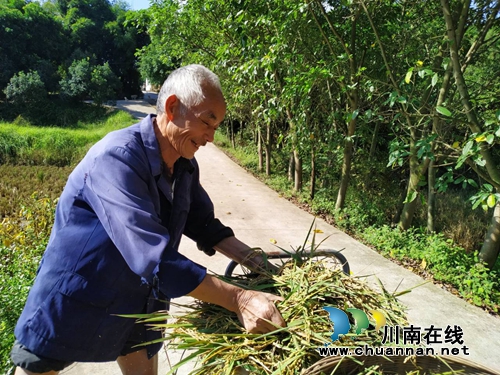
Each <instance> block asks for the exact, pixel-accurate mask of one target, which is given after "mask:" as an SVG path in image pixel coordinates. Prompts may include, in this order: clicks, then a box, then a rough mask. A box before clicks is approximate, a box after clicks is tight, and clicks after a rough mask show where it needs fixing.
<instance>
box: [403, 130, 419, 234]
mask: <svg viewBox="0 0 500 375" xmlns="http://www.w3.org/2000/svg"><path fill="white" fill-rule="evenodd" d="M410 134H411V135H410V137H411V140H410V179H409V181H408V185H407V188H406V199H405V202H404V206H403V210H402V211H401V217H400V218H399V223H398V227H399V228H400V229H402V230H407V229H408V228H410V227H411V223H412V221H413V216H414V214H415V210H416V208H417V202H418V201H417V195H418V181H419V180H420V173H419V168H418V167H419V165H418V158H417V150H416V147H415V140H416V138H417V131H416V129H415V127H411V129H410Z"/></svg>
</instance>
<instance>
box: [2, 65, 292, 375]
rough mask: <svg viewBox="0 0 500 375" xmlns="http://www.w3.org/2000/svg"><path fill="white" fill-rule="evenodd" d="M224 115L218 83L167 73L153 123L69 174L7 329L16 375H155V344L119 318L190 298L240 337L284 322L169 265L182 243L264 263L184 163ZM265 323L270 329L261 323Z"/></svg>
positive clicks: (116, 139) (202, 75) (186, 265)
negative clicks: (90, 367)
mask: <svg viewBox="0 0 500 375" xmlns="http://www.w3.org/2000/svg"><path fill="white" fill-rule="evenodd" d="M225 112H226V104H225V101H224V97H223V95H222V91H221V87H220V83H219V80H218V78H217V76H216V75H215V74H213V73H212V72H211V71H210V70H208V69H206V68H205V67H203V66H200V65H189V66H185V67H183V68H180V69H178V70H176V71H174V72H172V73H171V74H170V75H169V77H168V78H167V80H166V81H165V83H164V84H163V86H162V88H161V91H160V94H159V97H158V102H157V116H154V115H150V116H148V117H146V118H145V119H144V120H142V121H141V122H140V123H138V124H135V125H133V126H131V127H129V128H126V129H123V130H119V131H115V132H112V133H110V134H108V135H107V136H106V137H105V138H104V139H102V140H101V141H100V142H98V143H97V144H96V145H94V146H93V147H92V148H91V149H90V150H89V152H88V153H87V155H86V156H85V158H84V159H83V160H82V161H81V163H80V164H79V165H78V166H77V167H76V168H75V170H74V171H73V172H72V173H71V175H70V177H69V179H68V182H67V184H66V187H65V188H64V191H63V193H62V195H61V198H60V200H59V203H58V206H57V210H56V219H55V223H54V227H53V230H52V233H51V237H50V241H49V244H48V246H47V249H46V251H45V254H44V256H43V259H42V262H41V265H40V268H39V270H38V274H37V278H36V280H35V283H34V285H33V287H32V289H31V291H30V294H29V296H28V300H27V302H26V306H25V308H24V311H23V313H22V315H21V317H20V319H19V322H18V324H17V326H16V329H15V335H16V339H17V341H16V343H15V345H14V347H13V349H12V354H11V357H12V360H13V362H14V364H15V365H16V366H17V369H16V374H33V373H35V374H40V373H44V374H57V373H58V371H60V370H62V369H63V368H65V367H66V366H68V365H69V364H71V363H72V362H75V361H83V362H85V361H92V362H100V361H112V360H117V362H118V364H119V366H120V368H121V370H122V373H123V374H126V375H127V374H131V375H132V374H134V375H135V374H144V375H150V374H156V373H157V356H156V354H157V352H158V350H159V349H160V347H161V343H160V344H150V345H148V346H146V347H144V346H139V347H137V345H138V344H141V343H145V342H149V341H151V340H154V339H158V338H160V337H161V332H158V331H152V330H148V329H147V327H145V326H144V325H141V324H136V323H135V321H134V320H133V319H129V318H123V317H120V316H119V315H120V314H133V313H147V312H153V311H158V310H164V309H166V308H167V302H166V301H168V300H169V299H171V298H175V297H180V296H183V295H190V296H192V297H194V298H197V299H200V300H203V301H207V302H212V303H215V304H218V305H220V306H223V307H225V308H227V309H229V310H231V311H234V312H235V313H236V314H237V315H238V318H239V319H240V321H241V323H242V324H243V325H244V327H245V328H246V329H247V330H248V331H249V332H270V331H272V330H273V329H275V327H276V326H284V325H285V322H284V321H283V318H282V317H281V315H280V313H279V312H278V310H277V308H276V307H275V305H274V302H275V301H276V300H277V299H278V297H275V296H273V295H269V294H265V293H260V292H254V291H248V290H243V289H240V288H237V287H235V286H232V285H229V284H227V283H225V282H222V281H221V280H219V279H217V278H215V277H213V276H211V275H207V273H206V269H205V268H204V267H202V266H200V265H198V264H196V263H194V262H193V261H191V260H189V259H187V258H186V257H184V256H183V255H181V254H179V253H178V247H179V242H180V240H181V236H182V234H185V235H187V236H188V237H190V238H191V239H193V240H194V241H196V242H197V245H198V247H199V248H200V249H201V250H204V251H205V252H211V251H213V250H212V249H216V250H218V251H220V252H221V253H223V254H225V255H227V256H229V257H230V258H232V259H235V260H237V261H239V262H246V264H247V265H248V266H249V267H251V268H254V269H255V268H258V267H259V266H262V265H263V264H265V262H264V261H263V259H262V258H261V257H260V255H258V254H254V253H253V251H252V250H251V249H250V248H249V247H248V246H247V245H245V244H243V243H242V242H240V241H239V240H237V239H236V238H235V237H234V234H233V232H232V230H231V229H230V228H228V227H225V226H224V225H222V223H221V222H220V221H219V220H217V219H216V218H215V217H214V210H213V205H212V203H211V201H210V199H209V197H208V196H207V194H206V192H205V191H204V190H203V188H202V187H201V185H200V182H199V170H198V165H197V163H196V160H195V159H194V154H195V153H196V151H197V150H198V149H199V148H200V147H201V146H204V145H205V144H206V143H207V142H212V141H213V137H214V133H215V131H216V130H217V127H218V126H219V124H220V123H221V122H222V120H223V118H224V115H225ZM269 322H271V323H269Z"/></svg>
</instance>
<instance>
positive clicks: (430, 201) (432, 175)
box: [427, 160, 436, 233]
mask: <svg viewBox="0 0 500 375" xmlns="http://www.w3.org/2000/svg"><path fill="white" fill-rule="evenodd" d="M434 164H435V161H434V160H431V161H430V163H429V170H428V171H427V184H428V186H427V188H428V190H427V191H428V194H427V233H434V232H435V231H436V220H435V218H436V187H435V185H436V168H434Z"/></svg>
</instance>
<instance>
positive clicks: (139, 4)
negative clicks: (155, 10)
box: [126, 0, 149, 10]
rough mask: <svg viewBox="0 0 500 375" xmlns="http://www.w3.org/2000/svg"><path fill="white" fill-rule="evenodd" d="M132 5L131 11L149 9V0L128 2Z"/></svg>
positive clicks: (131, 0) (130, 0)
mask: <svg viewBox="0 0 500 375" xmlns="http://www.w3.org/2000/svg"><path fill="white" fill-rule="evenodd" d="M126 1H127V3H129V4H130V9H132V10H139V9H146V8H149V0H126Z"/></svg>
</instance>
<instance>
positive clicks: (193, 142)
mask: <svg viewBox="0 0 500 375" xmlns="http://www.w3.org/2000/svg"><path fill="white" fill-rule="evenodd" d="M191 143H192V144H193V145H194V147H196V149H197V150H198V149H199V148H200V146H205V144H206V143H203V144H198V143H196V142H195V141H193V140H192V141H191Z"/></svg>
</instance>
